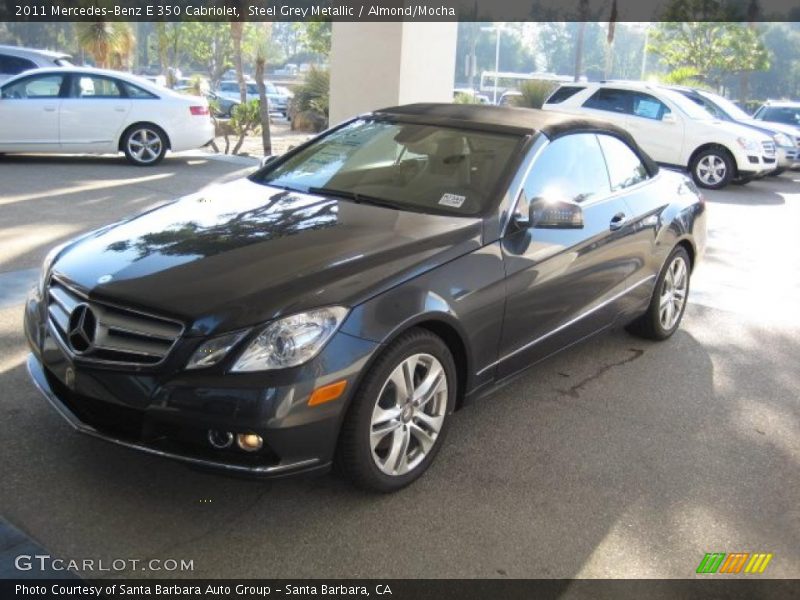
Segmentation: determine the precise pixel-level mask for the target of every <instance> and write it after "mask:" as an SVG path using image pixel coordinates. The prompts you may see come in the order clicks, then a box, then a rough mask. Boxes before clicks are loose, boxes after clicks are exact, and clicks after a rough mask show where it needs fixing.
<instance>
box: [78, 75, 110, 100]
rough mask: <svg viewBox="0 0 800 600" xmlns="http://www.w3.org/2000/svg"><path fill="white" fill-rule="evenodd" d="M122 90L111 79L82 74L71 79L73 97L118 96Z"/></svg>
mask: <svg viewBox="0 0 800 600" xmlns="http://www.w3.org/2000/svg"><path fill="white" fill-rule="evenodd" d="M121 96H122V90H120V87H119V85H117V82H116V81H114V80H113V79H109V78H107V77H92V76H89V75H82V76H80V77H75V78H73V80H72V97H73V98H119V97H121Z"/></svg>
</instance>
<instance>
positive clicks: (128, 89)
mask: <svg viewBox="0 0 800 600" xmlns="http://www.w3.org/2000/svg"><path fill="white" fill-rule="evenodd" d="M121 84H122V86H123V88H124V89H125V94H126V95H127V96H128V98H134V99H142V98H145V99H152V98H158V96H156V95H155V94H151V93H150V92H148V91H147V90H144V89H142V88H140V87H139V86H137V85H133V84H132V83H128V82H127V81H123V82H121Z"/></svg>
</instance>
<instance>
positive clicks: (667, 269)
mask: <svg viewBox="0 0 800 600" xmlns="http://www.w3.org/2000/svg"><path fill="white" fill-rule="evenodd" d="M678 263H680V264H682V267H680V266H678V267H677V269H678V270H680V269H681V268H682V269H683V278H684V279H683V285H682V286H681V287H678V286H677V285H675V279H676V278H675V275H676V273H677V272H676V271H675V269H676V264H678ZM679 277H680V275H679ZM690 279H691V261H690V260H689V254H688V253H687V252H686V249H685V248H684V247H683V246H677V247H676V248H675V249H674V250H673V251H672V253H671V254H670V255H669V258H667V260H666V261H665V263H664V266H663V267H662V268H661V273H659V275H658V279H656V285H655V289H654V290H653V297H652V298H651V299H650V304H649V305H648V307H647V312H645V313H644V314H643V315H642V316H641V317H639V318H638V319H636V320H635V321H633V322H632V323H631V324H630V325H628V331H630V332H631V333H633V334H635V335H638V336H639V337H643V338H647V339H650V340H657V341H661V340H666V339H667V338H669V337H670V336H671V335H672V334H673V333H675V332H676V331H677V330H678V327H679V326H680V324H681V320H682V319H683V313H684V311H685V310H686V302H687V301H688V299H689V283H690ZM678 290H681V291H682V292H683V294H682V299H681V298H680V297H679V295H678V294H677V291H678ZM664 298H667V302H670V304H671V307H672V314H671V317H670V318H669V319H665V318H664V317H665V316H667V315H665V314H664V310H665V309H662V302H663V299H664ZM679 301H680V305H677V303H678V302H679ZM666 310H669V309H666Z"/></svg>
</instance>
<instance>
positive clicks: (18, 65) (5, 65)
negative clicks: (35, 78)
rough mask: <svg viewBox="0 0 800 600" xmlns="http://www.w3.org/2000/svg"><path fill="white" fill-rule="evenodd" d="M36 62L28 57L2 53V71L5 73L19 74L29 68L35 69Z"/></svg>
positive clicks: (0, 56) (0, 62) (0, 58)
mask: <svg viewBox="0 0 800 600" xmlns="http://www.w3.org/2000/svg"><path fill="white" fill-rule="evenodd" d="M35 68H36V64H34V63H33V61H30V60H28V59H27V58H20V57H19V56H9V55H7V54H0V73H3V74H4V75H19V74H20V73H23V72H25V71H27V70H29V69H35Z"/></svg>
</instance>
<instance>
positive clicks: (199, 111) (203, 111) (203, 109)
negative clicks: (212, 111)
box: [189, 106, 208, 117]
mask: <svg viewBox="0 0 800 600" xmlns="http://www.w3.org/2000/svg"><path fill="white" fill-rule="evenodd" d="M189 112H190V113H192V114H193V115H194V116H196V117H202V116H205V115H207V114H208V107H207V106H190V107H189Z"/></svg>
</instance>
